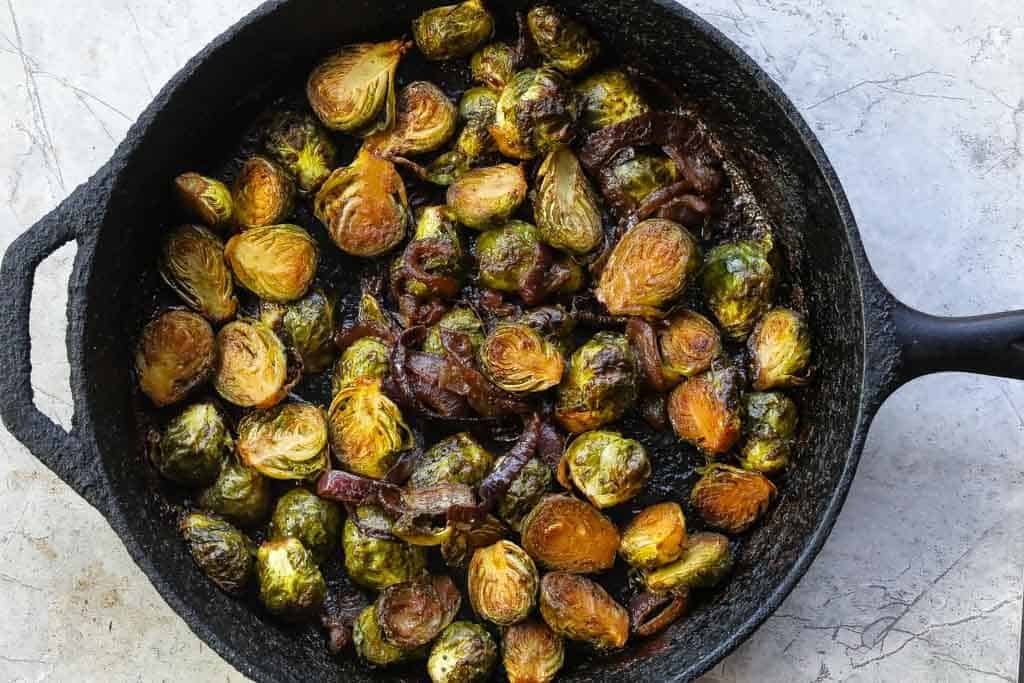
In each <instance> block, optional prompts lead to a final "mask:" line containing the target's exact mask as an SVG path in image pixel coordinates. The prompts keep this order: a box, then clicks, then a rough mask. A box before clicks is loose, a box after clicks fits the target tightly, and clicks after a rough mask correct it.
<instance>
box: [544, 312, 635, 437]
mask: <svg viewBox="0 0 1024 683" xmlns="http://www.w3.org/2000/svg"><path fill="white" fill-rule="evenodd" d="M636 394H637V374H636V359H635V358H634V356H633V351H632V349H630V347H629V342H627V341H626V338H625V337H623V336H622V335H620V334H613V333H611V332H598V333H597V334H596V335H594V336H593V338H591V339H590V341H588V342H587V343H586V344H584V345H583V346H581V347H580V348H578V349H577V350H576V352H575V353H574V354H572V358H570V360H569V372H568V373H567V375H566V378H565V380H563V382H562V385H561V387H559V390H558V403H557V405H556V407H555V417H556V418H557V419H558V421H559V423H561V425H562V426H563V427H565V429H567V430H568V431H570V432H572V433H573V434H580V433H582V432H585V431H588V430H591V429H597V428H599V427H601V426H602V425H606V424H608V423H609V422H614V421H615V420H617V419H619V418H620V417H622V415H623V414H624V413H625V412H626V410H627V409H628V408H629V407H630V406H631V405H633V403H634V402H635V401H636Z"/></svg>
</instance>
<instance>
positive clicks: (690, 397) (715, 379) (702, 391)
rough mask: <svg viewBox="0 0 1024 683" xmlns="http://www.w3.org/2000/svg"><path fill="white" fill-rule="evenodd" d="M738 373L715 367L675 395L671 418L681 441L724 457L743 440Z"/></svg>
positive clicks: (671, 404) (670, 408) (674, 391)
mask: <svg viewBox="0 0 1024 683" xmlns="http://www.w3.org/2000/svg"><path fill="white" fill-rule="evenodd" d="M740 384H741V378H740V374H739V372H738V371H737V370H736V369H735V368H732V367H725V366H722V367H714V366H712V368H711V369H710V370H708V371H706V372H704V373H702V374H700V375H697V376H695V377H691V378H690V379H688V380H686V381H685V382H683V383H682V384H680V385H679V386H678V387H676V388H675V389H674V390H673V391H672V395H671V396H669V400H668V416H669V419H670V420H671V422H672V427H673V428H674V429H675V432H676V435H678V436H679V438H680V439H682V440H683V441H686V442H688V443H691V444H693V445H694V446H696V447H697V448H700V449H701V450H703V451H704V452H705V453H708V454H711V455H717V454H720V453H725V452H726V451H728V450H729V449H730V448H732V447H733V445H735V443H736V441H737V440H739V437H740V427H741V425H742V417H741V413H740V395H739V391H740Z"/></svg>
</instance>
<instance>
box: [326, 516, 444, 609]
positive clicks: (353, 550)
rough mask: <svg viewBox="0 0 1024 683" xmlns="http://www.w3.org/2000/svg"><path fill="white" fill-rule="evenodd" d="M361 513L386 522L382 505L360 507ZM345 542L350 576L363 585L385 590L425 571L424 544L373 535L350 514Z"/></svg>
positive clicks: (346, 568)
mask: <svg viewBox="0 0 1024 683" xmlns="http://www.w3.org/2000/svg"><path fill="white" fill-rule="evenodd" d="M358 514H359V515H360V517H361V518H363V517H375V518H378V521H377V523H378V524H386V523H387V522H386V520H382V519H379V518H382V517H383V516H384V513H383V511H382V510H380V509H379V508H375V507H366V506H364V507H361V508H359V511H358ZM361 523H366V524H369V522H361ZM342 545H343V547H344V553H345V570H346V571H347V572H348V575H349V578H351V579H352V580H353V581H355V582H356V583H357V584H359V585H360V586H362V587H364V588H370V589H372V590H383V589H385V588H387V587H388V586H391V585H394V584H396V583H402V582H403V581H411V580H412V579H415V578H417V577H419V576H421V575H423V573H424V572H425V571H426V567H427V549H426V548H425V547H423V546H416V545H409V544H408V543H405V542H404V541H397V540H386V539H381V538H374V537H373V536H370V535H369V534H367V533H366V532H364V531H363V530H362V529H361V528H360V527H359V525H358V524H356V522H355V520H353V519H352V517H351V516H350V517H349V518H348V519H346V520H345V529H344V531H343V534H342Z"/></svg>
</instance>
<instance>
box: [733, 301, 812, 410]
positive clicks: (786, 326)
mask: <svg viewBox="0 0 1024 683" xmlns="http://www.w3.org/2000/svg"><path fill="white" fill-rule="evenodd" d="M747 348H748V349H749V350H750V358H751V370H752V374H753V375H754V388H755V389H757V390H758V391H766V390H768V389H781V388H784V387H799V386H803V385H804V384H807V381H808V377H807V375H808V363H809V362H810V359H811V333H810V330H809V329H808V328H807V322H806V321H805V320H804V318H803V316H801V315H800V314H799V313H797V312H796V311H791V310H790V309H788V308H774V309H772V310H770V311H768V312H767V313H766V314H765V315H764V317H763V318H761V320H760V321H759V322H758V323H757V325H756V326H755V327H754V331H753V333H751V335H750V337H749V338H748V339H747Z"/></svg>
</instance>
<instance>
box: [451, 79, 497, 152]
mask: <svg viewBox="0 0 1024 683" xmlns="http://www.w3.org/2000/svg"><path fill="white" fill-rule="evenodd" d="M499 97H501V92H500V91H499V90H493V89H491V88H486V87H483V86H477V87H475V88H470V89H469V90H467V91H466V92H464V93H463V94H462V99H460V100H459V118H460V119H462V121H463V122H464V123H465V124H466V125H468V126H477V127H483V128H487V127H489V126H490V125H491V124H492V123H494V116H495V114H496V113H497V111H498V98H499ZM463 151H467V150H463ZM476 156H479V154H477V155H476Z"/></svg>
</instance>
